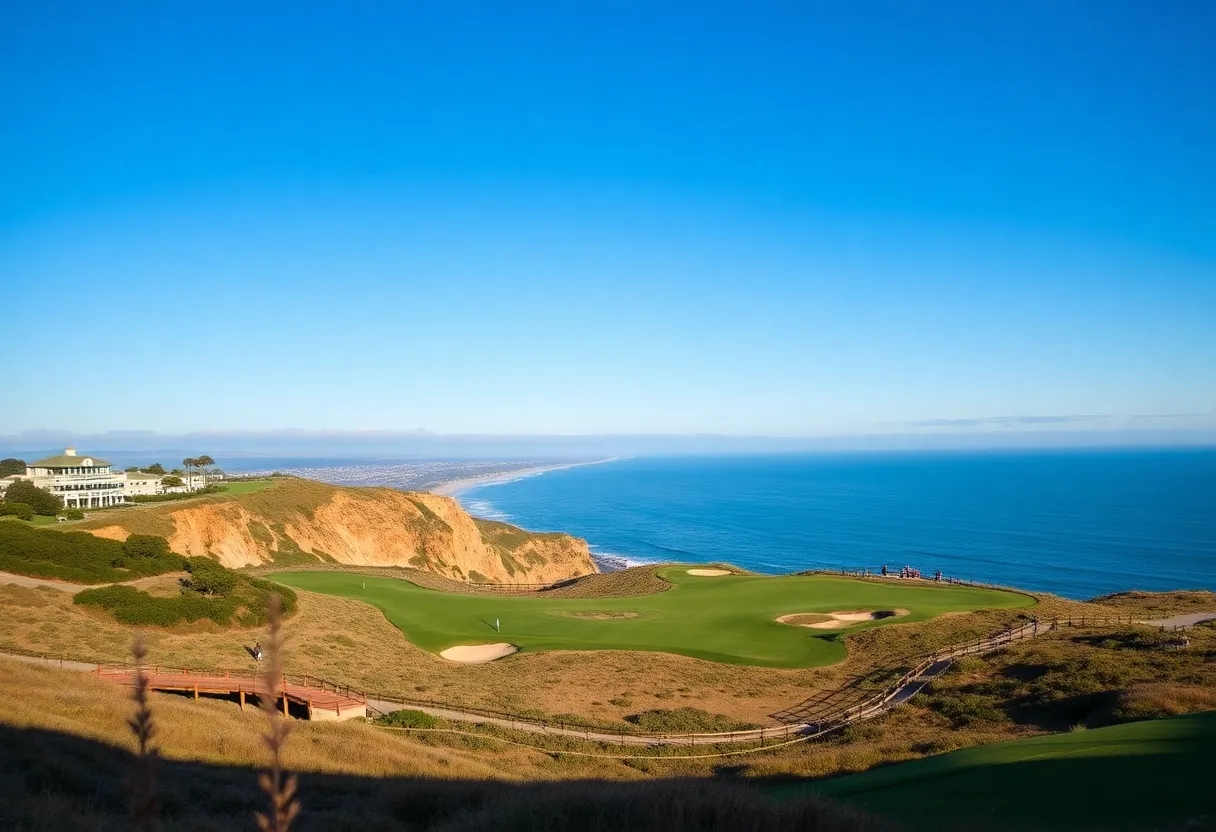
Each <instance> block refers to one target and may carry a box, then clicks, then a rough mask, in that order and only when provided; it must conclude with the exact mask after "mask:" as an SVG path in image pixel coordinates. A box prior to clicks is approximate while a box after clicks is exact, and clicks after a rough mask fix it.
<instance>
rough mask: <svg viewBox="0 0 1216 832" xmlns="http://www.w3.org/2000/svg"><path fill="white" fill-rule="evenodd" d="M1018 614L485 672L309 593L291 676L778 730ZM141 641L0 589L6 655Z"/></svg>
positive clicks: (196, 659) (576, 657)
mask: <svg viewBox="0 0 1216 832" xmlns="http://www.w3.org/2000/svg"><path fill="white" fill-rule="evenodd" d="M1093 609H1094V608H1092V607H1088V606H1086V605H1080V604H1075V603H1073V602H1067V601H1060V600H1058V599H1047V600H1045V601H1044V602H1043V606H1042V608H1041V610H1042V612H1043V613H1045V612H1050V611H1056V612H1057V613H1062V614H1067V612H1068V611H1073V612H1074V614H1080V611H1081V610H1089V611H1090V612H1089V614H1093ZM1041 614H1042V613H1041ZM1018 617H1019V613H1018V612H1017V611H997V612H987V613H974V614H967V615H960V616H949V617H942V618H938V619H935V620H933V621H928V622H923V623H920V624H906V625H905V624H895V625H890V626H887V627H883V628H879V629H874V630H868V631H865V632H862V633H859V634H856V635H853V636H850V637H849V638H848V640H847V644H848V646H849V655H848V658H846V660H845V661H844V662H842V663H840V664H838V665H834V666H832V667H825V668H810V669H801V670H779V669H768V668H758V667H747V666H737V665H725V664H717V663H714V662H708V661H702V660H699V659H691V658H687V657H683V656H674V655H668V654H663V653H644V652H625V651H602V652H597V653H588V652H544V653H521V654H518V655H516V656H512V657H510V658H508V659H504V660H500V661H497V662H491V663H488V664H482V665H455V664H452V663H450V662H447V661H444V660H443V659H440V658H438V657H436V656H434V655H433V654H431V653H429V652H427V651H425V650H421V649H419V648H417V647H415V646H413V645H412V644H410V643H409V642H408V641H407V640H406V638H405V636H404V635H403V634H402V633H401V631H400V630H398V629H396V628H395V627H394V626H392V625H391V624H389V623H388V621H387V620H386V619H385V618H384V616H383V615H382V614H381V613H380V612H379V610H377V609H375V608H374V607H371V606H370V605H367V604H364V603H362V602H360V601H355V600H351V599H343V598H337V597H334V596H327V595H317V594H313V593H308V592H301V593H300V610H299V612H298V613H297V614H296V615H295V616H293V617H292V618H291V619H290V620H289V621H288V622H287V623H286V625H285V631H286V634H287V639H288V645H289V650H290V653H291V671H292V672H294V673H304V674H309V675H313V676H320V677H323V678H327V679H331V680H333V681H337V682H342V683H344V684H349V685H351V686H353V687H356V688H362V689H366V690H372V691H376V692H379V693H384V694H390V695H398V696H403V697H413V698H419V699H428V700H433V701H440V702H444V703H447V704H451V705H471V706H478V707H486V708H493V709H495V710H500V711H508V712H512V713H516V714H520V715H534V716H544V715H550V716H552V715H561V714H566V715H573V716H577V717H581V718H583V719H588V720H594V721H596V722H597V723H603V722H605V721H607V722H613V721H616V720H620V719H622V718H623V717H624V716H626V715H629V714H634V713H638V712H640V711H645V710H650V709H654V708H674V707H680V706H692V707H697V708H701V709H703V710H705V711H709V712H711V713H717V714H722V715H724V716H727V717H729V718H731V719H732V720H735V721H738V722H749V723H754V724H760V725H765V724H774V722H775V720H774V719H773V718H772V715H773V714H778V713H781V712H784V711H786V710H787V709H789V708H791V707H792V706H795V705H797V704H798V703H800V702H803V701H804V700H806V699H808V698H811V697H813V696H815V695H816V694H818V693H820V692H823V691H830V690H833V689H836V688H839V687H841V686H843V685H845V684H846V683H848V682H850V681H852V680H854V679H855V678H857V677H859V676H866V675H867V674H874V673H875V672H876V671H879V670H885V669H889V668H891V667H898V666H900V665H901V664H911V663H914V657H916V656H918V655H920V654H922V653H925V652H928V651H930V650H932V649H936V648H938V647H941V646H945V645H947V644H951V643H955V642H958V641H965V640H968V639H971V638H976V637H980V636H985V635H989V634H991V633H993V632H996V631H998V630H1000V629H1002V628H1003V627H1006V626H1008V625H1009V624H1011V623H1013V622H1015V621H1016V620H1017V619H1018ZM132 632H133V631H132V630H131V629H130V628H128V627H125V626H123V625H120V624H118V623H117V622H115V621H114V620H113V618H112V617H110V616H109V615H108V614H106V613H102V612H99V611H91V610H89V609H87V608H81V607H76V606H73V605H72V603H71V599H70V598H69V597H67V596H66V595H65V594H64V593H59V592H56V591H54V590H50V589H24V588H21V587H16V586H0V649H3V648H17V649H23V650H34V651H40V652H45V653H53V654H65V655H69V656H71V657H72V658H79V659H84V660H94V661H111V662H120V661H124V660H125V659H126V655H127V650H128V648H129V645H130V642H131V636H132ZM261 637H262V634H261V633H260V632H258V631H254V630H249V631H241V630H230V629H223V628H220V627H218V626H216V625H213V624H210V623H208V622H200V623H197V624H194V625H190V626H189V627H183V628H177V629H173V630H163V629H162V630H149V631H148V633H147V644H148V649H149V661H150V662H151V663H152V664H159V665H163V666H171V667H187V668H192V669H220V670H234V671H246V672H252V671H254V670H255V664H254V662H253V660H252V659H251V658H250V657H249V655H248V654H247V653H246V652H245V649H244V648H245V646H252V645H253V643H254V642H255V641H257V640H258V639H259V638H261ZM896 675H898V674H896ZM881 681H882V680H881V679H877V680H875V682H874V683H875V684H880V683H881Z"/></svg>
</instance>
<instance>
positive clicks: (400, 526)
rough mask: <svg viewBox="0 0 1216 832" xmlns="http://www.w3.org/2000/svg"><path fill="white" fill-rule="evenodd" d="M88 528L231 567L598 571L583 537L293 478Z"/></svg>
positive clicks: (459, 575)
mask: <svg viewBox="0 0 1216 832" xmlns="http://www.w3.org/2000/svg"><path fill="white" fill-rule="evenodd" d="M81 527H82V528H85V529H87V530H88V531H91V532H92V533H93V534H95V535H98V536H101V537H109V538H114V539H118V540H125V539H126V537H127V536H128V535H130V534H134V533H143V534H158V535H162V536H164V537H165V538H167V539H168V541H169V544H170V546H171V547H172V549H173V551H175V552H177V553H179V554H183V555H192V556H193V555H207V556H210V557H213V558H216V559H217V560H219V561H220V563H222V564H224V565H225V566H230V567H241V566H251V565H258V564H264V563H270V562H275V563H280V564H292V563H301V562H304V561H306V560H312V559H317V560H324V561H333V562H337V563H348V564H359V565H374V566H412V567H414V568H417V569H424V570H427V571H430V572H434V573H436V574H439V575H444V576H447V577H451V578H456V579H457V580H472V581H491V582H507V583H548V582H551V581H557V580H562V579H565V578H571V577H575V576H578V575H586V574H588V573H591V572H595V571H596V568H595V564H594V562H593V561H592V560H591V554H590V552H589V551H588V549H587V543H586V541H583V540H580V539H578V538H574V537H571V536H569V535H565V534H535V533H532V532H528V531H524V530H523V529H518V528H516V527H514V526H509V525H506V524H504V523H494V522H490V521H486V520H478V519H475V518H473V517H470V516H469V515H468V514H467V513H466V512H465V511H464V509H462V508H461V507H460V504H459V503H457V502H456V501H455V500H453V499H452V498H450V497H439V496H436V495H434V494H427V493H424V492H411V493H407V492H401V491H395V490H393V489H390V488H344V487H341V486H332V485H325V484H323V483H318V482H313V481H311V480H302V479H296V478H293V477H284V478H282V479H281V480H278V481H277V482H276V484H275V487H274V488H270V489H266V490H264V491H257V492H253V493H248V494H241V495H235V496H226V495H220V496H216V497H207V498H202V499H199V500H191V501H187V502H184V503H167V504H160V505H148V506H137V507H134V508H128V509H122V510H119V511H113V512H106V513H105V514H104V515H101V516H97V517H95V518H94V519H91V520H89V521H88V522H86V523H84V524H82V526H81Z"/></svg>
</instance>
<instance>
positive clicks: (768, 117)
mask: <svg viewBox="0 0 1216 832" xmlns="http://www.w3.org/2000/svg"><path fill="white" fill-rule="evenodd" d="M1212 31H1216V5H1214V4H1211V3H1202V2H1185V1H1184V0H1176V2H1163V3H1157V4H1147V3H1145V4H1136V3H1122V4H1102V5H1099V4H1096V3H1085V2H1078V3H1060V2H1047V0H1028V2H1024V3H1017V4H974V3H967V2H962V1H961V0H952V1H951V2H940V3H932V4H904V3H895V2H890V3H879V2H874V3H868V2H862V3H858V4H828V3H814V2H811V3H799V4H786V3H759V4H751V5H747V6H743V5H738V6H730V5H727V4H696V5H692V4H682V3H657V4H656V3H636V2H624V3H618V4H611V5H605V6H594V5H588V4H569V3H556V2H554V3H535V4H526V6H525V7H523V8H514V7H513V8H512V9H509V10H508V9H506V8H504V7H500V6H499V5H497V4H476V3H475V4H442V3H416V4H400V5H392V4H380V5H378V6H360V7H358V8H354V7H352V8H349V9H348V8H344V7H340V6H334V5H332V4H322V3H315V2H302V3H297V4H293V5H292V6H291V7H290V9H289V11H287V10H285V9H280V8H276V7H270V6H256V7H248V6H241V5H237V4H218V5H207V6H179V7H167V6H164V5H163V4H154V3H150V2H138V1H137V2H133V3H123V4H119V5H118V6H98V5H96V4H89V3H83V2H69V3H66V4H56V5H54V6H46V5H40V4H10V7H7V8H5V9H4V10H3V11H0V46H3V48H0V95H2V96H3V98H4V101H5V115H4V119H3V126H4V129H0V183H2V185H3V187H0V289H2V290H3V291H4V297H5V303H4V310H5V313H6V315H5V318H6V320H7V321H8V322H9V323H10V328H9V338H8V343H7V349H6V358H7V360H6V371H5V389H6V394H5V396H4V398H3V406H0V444H3V443H7V444H8V446H10V447H23V446H21V445H20V444H17V443H19V442H20V441H24V440H22V437H23V436H27V437H37V436H48V437H49V436H59V435H60V434H58V433H56V432H60V431H66V432H68V433H70V434H73V435H81V436H85V437H93V436H95V437H105V436H107V435H110V436H111V437H115V436H117V437H121V435H123V434H122V433H121V432H124V431H129V430H132V429H135V430H148V431H153V432H155V433H156V434H159V435H160V436H165V437H181V436H189V435H199V434H201V435H202V436H227V437H237V436H261V437H263V438H265V439H267V441H278V442H281V441H282V440H283V434H279V433H276V432H277V431H281V430H283V429H286V428H290V429H297V430H302V431H305V432H312V433H313V434H318V432H325V431H330V432H336V434H341V435H344V436H347V437H348V438H349V437H351V436H355V437H358V436H359V435H360V434H358V432H360V431H387V432H389V433H390V434H392V433H393V432H399V433H403V434H404V433H405V432H408V431H413V430H419V429H420V430H425V431H428V432H432V433H433V434H435V435H439V436H447V437H516V438H517V440H518V443H522V444H523V446H527V444H528V440H526V439H525V438H526V437H534V438H535V437H542V438H543V437H584V438H586V437H606V436H607V437H617V439H616V440H614V441H615V442H616V443H617V444H618V445H620V446H621V447H624V446H628V445H629V444H630V442H633V443H634V444H641V445H645V446H646V447H650V445H647V444H646V443H647V442H649V441H650V440H647V439H643V438H645V437H664V439H663V440H662V442H660V441H659V440H655V443H654V446H655V447H658V446H661V445H662V444H663V442H668V440H670V442H668V445H666V446H665V447H677V446H678V447H682V448H687V447H694V446H696V444H697V442H698V441H701V440H698V439H696V437H704V436H711V437H719V439H715V440H713V442H708V443H707V444H708V445H712V446H713V447H714V448H719V449H721V448H723V447H734V446H737V445H740V443H742V444H747V442H750V443H751V445H752V446H753V447H756V448H764V447H777V446H781V447H786V446H790V447H793V446H797V447H817V446H818V445H830V446H838V447H843V446H850V447H851V446H857V447H867V446H875V445H881V444H882V443H884V442H885V443H887V445H890V446H900V447H902V446H904V445H908V446H916V445H917V444H919V445H920V446H922V447H939V446H949V445H953V446H974V445H983V444H985V443H987V444H988V445H991V446H1004V445H1008V444H1012V445H1025V444H1027V443H1030V444H1033V443H1036V442H1037V443H1039V444H1046V445H1053V446H1054V445H1069V444H1079V445H1092V444H1101V443H1103V442H1105V443H1111V444H1120V445H1124V444H1142V443H1143V444H1186V445H1189V444H1203V443H1211V442H1213V441H1214V439H1213V437H1216V153H1213V151H1212V148H1213V147H1216V96H1213V95H1212V86H1211V85H1212V80H1213V78H1216V51H1214V50H1212V49H1211V48H1210V33H1211V32H1212ZM28 431H50V433H46V434H41V433H33V434H29V433H26V432H28ZM116 431H117V432H119V433H118V434H113V433H112V432H116ZM336 434H335V435H336ZM318 435H319V434H318ZM630 436H632V437H635V439H633V440H626V439H621V438H620V437H630ZM638 437H640V438H638ZM673 437H677V438H678V437H692V438H691V439H688V438H686V439H673ZM744 440H746V442H745V441H744ZM81 441H82V443H83V441H84V440H81ZM106 441H110V440H106ZM234 441H236V440H234ZM318 441H320V440H318ZM349 441H350V442H354V443H356V444H358V443H359V442H362V441H364V440H363V439H359V438H355V439H349ZM386 441H387V440H386ZM436 441H438V442H440V444H442V443H443V442H449V441H455V440H446V439H443V440H436ZM470 441H472V440H470ZM579 441H582V440H579ZM596 441H598V440H596ZM392 442H398V443H400V442H405V440H404V439H400V438H398V439H393V440H392ZM588 442H589V443H590V444H589V445H588V447H596V446H597V445H596V442H591V441H590V440H588ZM57 443H58V439H56V442H55V443H50V442H42V443H37V444H34V445H31V446H29V447H39V448H46V447H53V446H54V444H57ZM563 443H564V446H567V447H572V446H573V445H574V444H575V439H565V440H561V441H558V442H556V444H555V447H557V446H563ZM783 443H784V444H783ZM238 444H239V442H238ZM389 444H390V445H391V442H390V443H389ZM406 444H408V443H406ZM473 444H474V445H476V442H475V441H474V442H473ZM609 444H611V443H609ZM604 447H607V445H604Z"/></svg>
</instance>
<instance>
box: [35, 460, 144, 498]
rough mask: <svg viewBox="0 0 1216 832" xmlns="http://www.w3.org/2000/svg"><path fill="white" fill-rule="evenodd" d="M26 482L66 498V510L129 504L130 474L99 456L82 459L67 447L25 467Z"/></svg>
mask: <svg viewBox="0 0 1216 832" xmlns="http://www.w3.org/2000/svg"><path fill="white" fill-rule="evenodd" d="M25 479H27V480H30V481H32V482H33V483H34V485H36V486H38V487H39V488H45V489H46V490H47V491H49V492H51V493H52V494H54V495H55V496H56V497H62V498H63V507H64V508H105V507H107V506H116V505H118V504H119V503H129V502H131V500H130V498H129V497H128V496H127V475H126V474H125V473H123V472H122V471H119V472H117V473H115V472H114V471H111V470H110V463H108V462H106V461H105V460H104V459H98V458H97V457H95V456H78V455H77V454H76V449H75V448H65V449H64V451H63V453H62V454H60V455H59V456H48V457H47V458H46V459H40V460H38V461H37V462H31V463H30V464H29V465H27V466H26V467H25Z"/></svg>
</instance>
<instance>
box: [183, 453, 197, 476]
mask: <svg viewBox="0 0 1216 832" xmlns="http://www.w3.org/2000/svg"><path fill="white" fill-rule="evenodd" d="M182 465H184V466H186V482H187V483H189V482H190V469H191V468H193V467H194V466H195V465H198V460H197V459H195V458H194V457H192V456H191V457H186V458H185V459H183V460H182Z"/></svg>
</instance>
